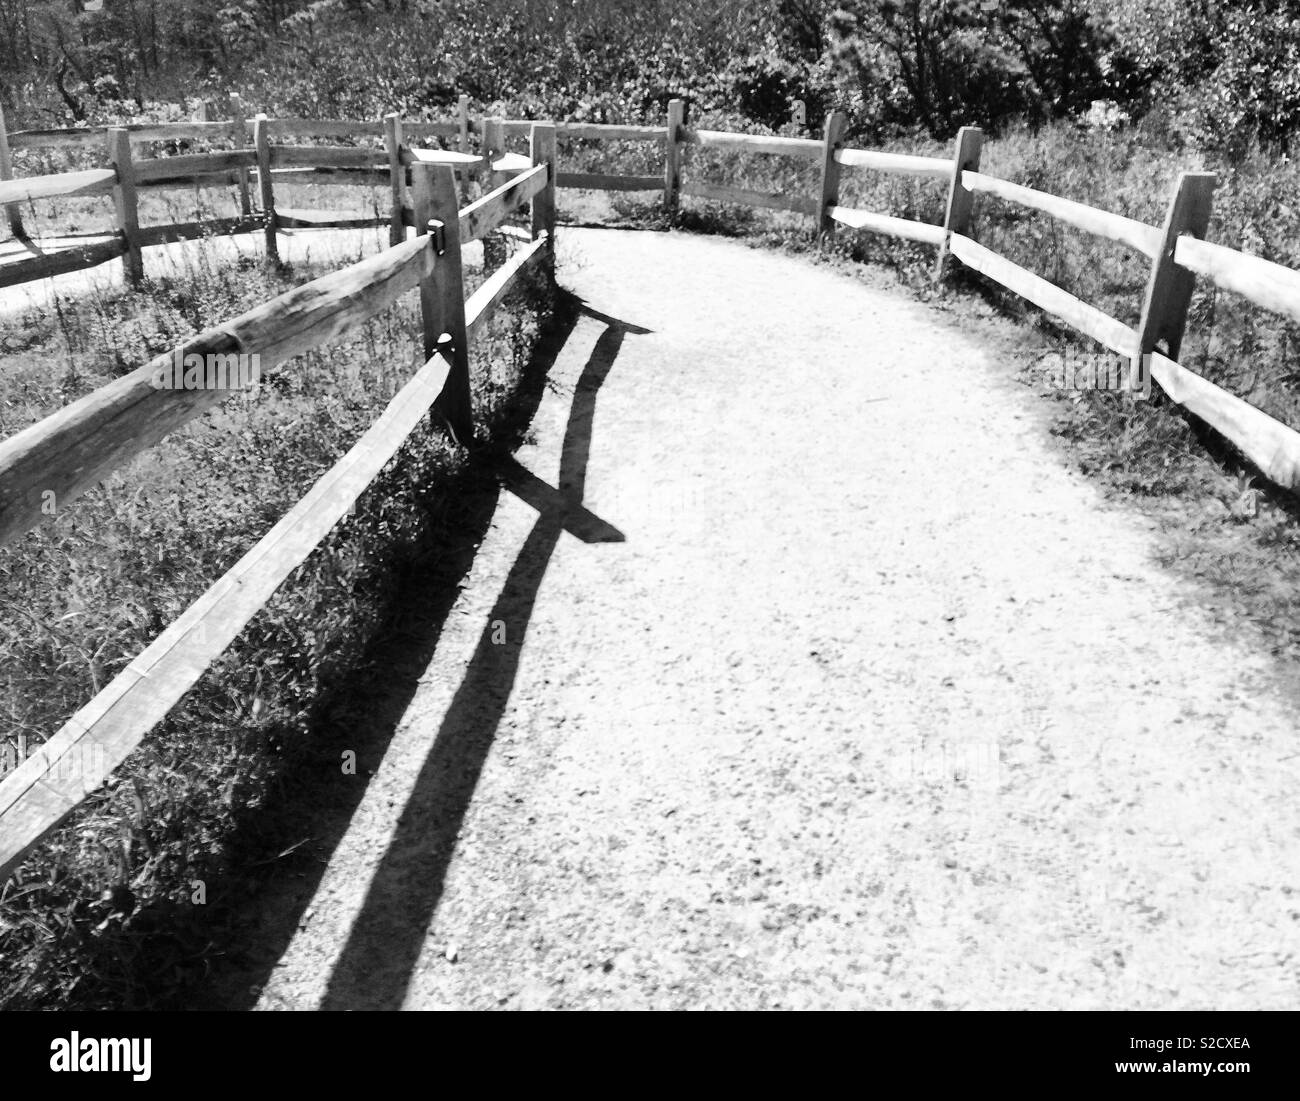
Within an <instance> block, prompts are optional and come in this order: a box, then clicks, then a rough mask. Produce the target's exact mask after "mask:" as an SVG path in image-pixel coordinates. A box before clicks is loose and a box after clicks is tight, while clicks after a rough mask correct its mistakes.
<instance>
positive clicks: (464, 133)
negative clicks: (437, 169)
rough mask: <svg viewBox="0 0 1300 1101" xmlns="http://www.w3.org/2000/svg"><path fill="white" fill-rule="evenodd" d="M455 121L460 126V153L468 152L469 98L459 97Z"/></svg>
mask: <svg viewBox="0 0 1300 1101" xmlns="http://www.w3.org/2000/svg"><path fill="white" fill-rule="evenodd" d="M456 121H457V122H458V123H459V124H460V151H461V152H462V153H468V152H469V96H467V95H461V97H460V98H459V99H458V100H457V101H456Z"/></svg>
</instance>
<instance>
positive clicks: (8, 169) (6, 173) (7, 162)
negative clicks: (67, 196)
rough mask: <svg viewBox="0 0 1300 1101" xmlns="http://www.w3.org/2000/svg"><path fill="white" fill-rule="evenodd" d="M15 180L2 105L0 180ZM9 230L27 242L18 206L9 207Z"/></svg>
mask: <svg viewBox="0 0 1300 1101" xmlns="http://www.w3.org/2000/svg"><path fill="white" fill-rule="evenodd" d="M13 178H14V162H13V155H12V154H11V153H10V152H9V131H8V130H6V129H5V109H4V105H3V104H0V180H12V179H13ZM5 211H6V213H7V214H8V217H9V229H10V231H11V232H12V233H13V235H14V236H15V237H17V238H18V239H19V240H20V241H25V240H27V231H26V230H25V229H23V216H22V212H21V211H19V209H18V207H17V206H7V207H5Z"/></svg>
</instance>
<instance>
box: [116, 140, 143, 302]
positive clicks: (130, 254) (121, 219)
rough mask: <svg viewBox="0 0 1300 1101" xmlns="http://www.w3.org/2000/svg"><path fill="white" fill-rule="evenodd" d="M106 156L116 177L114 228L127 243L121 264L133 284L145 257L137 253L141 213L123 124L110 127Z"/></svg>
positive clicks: (141, 269)
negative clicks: (115, 217)
mask: <svg viewBox="0 0 1300 1101" xmlns="http://www.w3.org/2000/svg"><path fill="white" fill-rule="evenodd" d="M108 159H109V163H110V164H112V166H113V168H114V169H116V171H117V179H116V180H115V181H114V182H113V207H114V209H115V212H116V215H117V231H118V233H120V234H121V235H122V240H123V241H124V242H125V244H126V251H125V252H124V253H122V267H123V269H124V270H125V271H126V279H127V282H128V283H130V284H131V286H133V287H135V286H138V285H139V283H140V280H141V279H143V278H144V258H143V257H142V256H141V255H140V213H139V205H138V202H137V200H136V194H135V166H134V165H133V164H132V163H131V132H130V131H129V130H127V129H126V128H125V127H122V126H115V127H113V128H112V129H111V130H109V132H108Z"/></svg>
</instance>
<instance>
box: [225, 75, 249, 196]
mask: <svg viewBox="0 0 1300 1101" xmlns="http://www.w3.org/2000/svg"><path fill="white" fill-rule="evenodd" d="M230 118H231V120H232V121H233V122H234V124H235V125H234V130H235V148H236V149H247V148H248V119H247V117H246V116H245V115H244V101H243V100H242V99H240V98H239V93H238V92H231V93H230ZM238 176H239V213H240V214H242V215H243V216H244V217H245V218H247V217H248V216H249V215H250V214H252V213H253V203H252V200H251V199H250V198H249V196H248V169H247V168H240V169H239V172H238Z"/></svg>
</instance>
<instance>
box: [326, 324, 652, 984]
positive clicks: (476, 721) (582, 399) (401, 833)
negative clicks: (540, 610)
mask: <svg viewBox="0 0 1300 1101" xmlns="http://www.w3.org/2000/svg"><path fill="white" fill-rule="evenodd" d="M578 308H579V310H580V311H581V313H582V314H583V315H585V316H588V317H592V318H595V319H596V320H599V321H602V322H604V323H605V325H606V326H607V328H606V330H605V332H604V333H602V334H601V336H600V337H599V339H598V340H597V341H596V345H595V347H594V349H593V350H592V353H591V356H590V358H589V360H588V362H587V364H586V366H585V367H584V368H583V371H582V374H581V376H580V378H579V379H578V382H577V385H576V387H575V390H574V395H573V404H572V408H571V410H570V413H569V418H568V422H567V425H566V428H565V435H564V442H563V450H562V452H561V458H560V479H559V487H558V489H552V488H551V487H549V486H547V485H546V484H545V482H543V481H542V480H541V479H539V478H537V477H535V476H534V475H532V474H530V473H529V472H528V471H526V470H524V469H523V467H521V466H520V465H519V464H518V463H517V462H516V461H515V460H514V459H513V458H511V459H507V460H506V461H505V462H504V463H503V464H502V465H501V469H500V476H501V478H502V481H503V483H504V484H505V485H506V487H508V488H510V489H511V490H513V491H514V492H516V493H517V494H518V495H519V496H520V498H521V499H523V500H524V501H526V502H527V503H528V504H530V505H532V506H533V507H534V508H536V509H537V510H538V513H539V515H538V518H537V521H536V523H535V525H534V526H533V530H532V531H531V532H530V533H529V535H528V538H527V539H526V540H525V542H524V545H523V547H522V548H521V550H520V552H519V555H518V557H517V558H516V560H515V563H514V565H513V566H512V568H511V570H510V573H509V575H508V577H507V578H506V580H505V584H504V585H503V587H502V589H501V593H500V595H499V596H498V597H497V600H496V603H495V604H494V605H493V607H492V611H491V612H490V613H489V615H488V618H487V622H486V623H485V624H484V627H483V633H482V635H481V636H480V638H479V642H478V645H477V647H476V648H475V651H474V655H473V657H472V659H471V660H470V663H469V666H468V669H467V671H466V675H465V679H464V680H463V681H462V683H461V685H460V687H459V688H458V689H457V691H456V694H455V696H454V698H453V700H452V703H451V706H450V707H449V709H448V710H447V713H446V715H445V717H444V718H443V720H442V723H441V725H440V727H439V730H438V734H437V737H436V739H435V740H434V744H433V748H432V750H431V751H430V753H429V756H428V758H427V759H426V760H425V762H424V765H423V767H422V768H421V770H420V774H419V776H418V777H417V778H416V781H415V784H414V787H413V788H412V791H411V795H410V798H409V799H408V801H407V804H406V806H405V807H404V808H403V810H402V814H401V816H400V817H399V819H398V821H397V824H396V826H395V828H394V832H393V836H392V839H391V841H390V843H389V846H388V849H387V851H386V852H385V854H384V856H383V859H382V860H381V862H380V864H379V867H378V869H377V870H376V872H375V875H374V878H373V879H372V881H371V884H370V889H369V891H368V893H367V895H366V900H365V903H364V905H363V906H362V909H361V912H360V913H359V914H358V916H357V919H356V922H355V924H354V925H353V927H352V931H351V933H350V935H349V937H348V942H347V944H346V945H345V947H344V949H343V952H342V954H341V956H340V958H339V962H338V965H337V967H336V968H335V971H334V973H333V975H332V976H331V978H330V982H329V988H328V991H327V993H326V995H325V998H324V1000H323V1001H322V1003H321V1008H322V1009H399V1008H400V1007H401V1005H402V1003H403V1001H404V1000H405V997H406V991H407V988H408V986H409V984H410V978H411V973H412V971H413V969H414V968H415V965H416V963H417V961H418V959H419V956H420V952H421V949H422V947H423V944H424V940H425V936H426V933H427V930H428V926H429V923H430V921H431V920H432V917H433V914H434V911H435V910H436V909H437V906H438V901H439V899H440V898H441V897H442V892H443V887H444V882H445V879H446V874H447V868H448V865H449V864H450V862H451V857H452V853H453V852H454V850H455V844H456V838H457V836H458V835H459V833H460V829H461V824H462V822H463V821H464V818H465V813H466V811H467V809H468V807H469V803H470V800H471V799H472V798H473V795H474V790H475V788H476V787H477V785H478V780H479V776H480V775H481V773H482V770H483V764H484V761H485V760H486V758H487V755H488V752H489V751H490V749H491V747H492V743H493V740H494V739H495V737H496V733H497V728H498V726H499V724H500V722H501V718H502V715H503V714H504V712H505V709H506V706H507V704H508V702H509V699H510V693H511V690H512V688H513V686H514V682H515V677H516V674H517V672H518V669H519V662H520V658H521V655H522V652H523V645H524V641H525V639H526V637H527V631H528V626H529V621H530V620H531V618H532V613H533V608H534V606H535V604H536V601H537V596H538V592H539V589H540V587H541V583H542V578H543V577H544V576H545V574H546V570H547V567H548V566H549V564H550V560H551V555H552V554H553V553H554V551H555V547H556V545H557V544H558V542H559V539H560V536H561V534H562V533H563V532H565V531H569V532H570V533H571V534H573V535H575V536H577V537H578V538H579V539H582V540H583V541H584V542H621V541H622V540H623V535H622V533H621V532H619V531H618V529H616V528H614V527H612V526H611V525H609V524H607V523H606V522H604V521H603V520H601V519H600V518H599V517H596V516H593V515H592V514H591V513H590V512H589V511H588V510H587V509H585V508H584V507H583V506H582V499H583V494H584V490H585V483H586V477H587V461H588V457H589V455H590V453H591V436H592V427H593V423H594V420H595V413H596V396H597V393H598V391H599V390H600V387H601V385H602V384H603V383H604V381H605V379H606V378H607V377H608V375H609V372H610V371H611V370H612V369H613V367H614V363H615V361H616V360H617V358H618V354H619V351H620V349H621V347H622V344H623V339H624V337H625V335H626V334H627V333H645V332H648V330H646V329H640V328H637V327H635V326H632V325H628V324H626V323H624V322H622V321H619V320H617V319H615V318H611V317H608V316H606V315H603V314H599V313H597V312H596V311H594V310H591V309H588V308H587V307H585V306H582V305H579V307H578ZM497 621H501V622H502V623H504V624H505V635H506V640H505V641H504V642H499V641H497V640H495V639H494V635H496V634H497V631H496V629H495V628H494V626H493V624H495V623H496V622H497ZM407 702H409V699H408V701H407Z"/></svg>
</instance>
